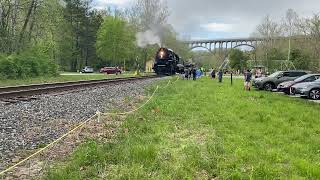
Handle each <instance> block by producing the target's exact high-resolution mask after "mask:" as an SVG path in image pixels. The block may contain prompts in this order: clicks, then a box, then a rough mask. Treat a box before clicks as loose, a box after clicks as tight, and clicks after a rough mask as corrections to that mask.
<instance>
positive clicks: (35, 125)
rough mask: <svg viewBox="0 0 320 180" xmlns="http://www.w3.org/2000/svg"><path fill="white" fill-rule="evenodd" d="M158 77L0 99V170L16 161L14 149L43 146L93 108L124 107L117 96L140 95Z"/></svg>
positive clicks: (91, 111)
mask: <svg viewBox="0 0 320 180" xmlns="http://www.w3.org/2000/svg"><path fill="white" fill-rule="evenodd" d="M160 79H161V78H157V79H146V80H138V81H134V82H125V83H118V84H109V85H105V86H99V87H93V88H84V89H81V91H76V92H66V94H60V95H52V94H51V95H50V94H49V95H39V96H37V98H38V99H37V100H33V101H29V102H18V103H15V104H9V105H5V104H3V103H0V170H3V169H4V168H5V167H6V166H7V165H8V163H15V162H14V161H18V160H19V157H18V158H17V154H19V153H18V152H23V151H26V150H34V149H37V148H39V147H43V145H46V144H48V143H50V142H52V141H53V140H55V139H57V138H58V137H60V136H61V135H63V134H65V133H66V132H68V130H69V129H70V128H71V127H73V126H74V125H76V124H79V123H80V122H82V121H84V120H86V119H88V118H89V117H91V116H92V115H94V114H95V113H96V112H97V111H101V112H107V111H109V110H112V109H114V108H115V107H117V108H119V107H126V105H125V104H121V103H123V101H120V99H123V98H126V97H135V96H140V95H144V93H145V87H146V86H148V85H150V84H151V83H153V82H155V81H157V80H160ZM162 79H163V78H162Z"/></svg>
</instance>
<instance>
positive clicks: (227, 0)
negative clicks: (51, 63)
mask: <svg viewBox="0 0 320 180" xmlns="http://www.w3.org/2000/svg"><path fill="white" fill-rule="evenodd" d="M130 2H132V0H94V6H95V7H96V8H98V9H103V8H105V7H107V6H108V5H109V6H113V7H118V8H125V7H129V6H130V4H131V3H130ZM167 2H168V7H169V10H170V12H171V15H170V17H169V23H170V24H172V25H173V27H174V29H175V30H176V31H177V32H178V33H179V34H180V36H181V37H183V38H188V39H194V40H200V39H222V38H244V37H249V36H250V34H251V33H252V32H254V30H255V28H256V26H257V25H258V24H259V23H260V22H261V21H262V19H263V18H264V17H265V16H267V15H270V16H271V18H273V19H275V20H277V21H281V19H282V17H284V16H285V12H286V11H287V10H288V9H290V8H291V9H294V10H295V11H296V12H298V14H299V15H300V16H303V17H308V16H312V14H314V13H320V0H167Z"/></svg>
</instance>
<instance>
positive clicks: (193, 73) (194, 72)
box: [192, 68, 197, 81]
mask: <svg viewBox="0 0 320 180" xmlns="http://www.w3.org/2000/svg"><path fill="white" fill-rule="evenodd" d="M192 77H193V80H194V81H195V80H197V69H196V68H193V69H192Z"/></svg>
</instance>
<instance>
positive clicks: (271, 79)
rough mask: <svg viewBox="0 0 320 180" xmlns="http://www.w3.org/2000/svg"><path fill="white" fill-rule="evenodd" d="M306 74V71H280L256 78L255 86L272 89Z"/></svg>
mask: <svg viewBox="0 0 320 180" xmlns="http://www.w3.org/2000/svg"><path fill="white" fill-rule="evenodd" d="M306 74H308V72H306V71H278V72H275V73H273V74H271V75H270V76H268V77H262V78H257V79H254V80H253V86H254V87H256V88H258V89H264V90H267V91H271V90H273V89H276V88H277V86H278V85H279V84H280V83H283V82H286V81H293V80H295V79H296V78H298V77H300V76H303V75H306Z"/></svg>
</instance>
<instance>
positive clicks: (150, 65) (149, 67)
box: [145, 60, 154, 72]
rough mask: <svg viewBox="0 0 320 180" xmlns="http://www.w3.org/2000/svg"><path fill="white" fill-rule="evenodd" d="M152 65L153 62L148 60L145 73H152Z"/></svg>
mask: <svg viewBox="0 0 320 180" xmlns="http://www.w3.org/2000/svg"><path fill="white" fill-rule="evenodd" d="M153 64H154V60H150V61H148V62H147V63H146V69H145V71H146V72H153V69H152V68H153Z"/></svg>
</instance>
